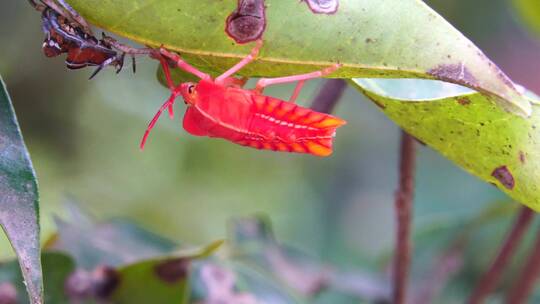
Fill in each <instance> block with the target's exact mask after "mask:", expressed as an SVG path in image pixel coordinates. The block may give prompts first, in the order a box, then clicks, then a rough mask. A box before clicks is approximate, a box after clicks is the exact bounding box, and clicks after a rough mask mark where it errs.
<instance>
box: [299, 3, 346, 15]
mask: <svg viewBox="0 0 540 304" xmlns="http://www.w3.org/2000/svg"><path fill="white" fill-rule="evenodd" d="M304 1H305V2H307V4H308V6H309V9H310V10H311V11H312V12H313V13H315V14H328V15H331V14H334V13H335V12H337V10H338V7H339V0H304Z"/></svg>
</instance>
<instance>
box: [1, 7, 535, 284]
mask: <svg viewBox="0 0 540 304" xmlns="http://www.w3.org/2000/svg"><path fill="white" fill-rule="evenodd" d="M428 2H429V4H430V5H431V6H432V7H433V8H434V9H435V10H436V11H437V12H439V13H440V14H441V15H443V16H444V17H445V18H447V19H448V20H449V21H450V22H451V23H452V24H453V25H455V26H456V27H457V28H458V29H459V30H460V31H462V32H463V33H464V34H465V35H466V36H467V37H469V38H470V39H471V40H472V41H473V42H475V43H476V44H477V45H478V46H479V47H480V48H481V49H482V50H484V51H485V53H486V54H487V55H488V57H490V58H491V59H493V60H494V61H495V62H496V63H497V64H498V65H499V66H500V67H501V68H502V69H503V71H505V72H507V73H508V74H509V76H510V77H511V78H512V79H513V80H515V81H516V82H517V83H520V84H522V85H524V86H526V87H528V88H529V89H531V90H533V91H536V93H540V72H539V71H540V61H539V60H536V59H538V54H540V43H539V41H538V40H535V39H534V38H533V37H532V36H529V35H528V34H527V32H525V30H523V29H522V28H521V27H520V24H519V23H518V18H517V17H516V16H515V14H514V12H513V10H512V8H511V5H510V3H509V1H505V0H476V1H467V0H455V1H448V0H432V1H428ZM42 41H43V34H42V32H41V25H40V16H39V13H37V12H36V11H34V10H33V9H32V8H31V7H30V6H29V5H28V4H27V3H26V1H5V0H4V1H2V3H1V4H0V73H1V74H2V76H3V77H4V79H5V81H6V83H7V86H8V89H9V91H10V93H11V95H12V98H13V102H14V106H15V108H16V111H17V114H18V116H19V120H20V124H21V127H22V129H23V134H24V136H25V139H26V143H27V145H28V147H29V150H30V152H31V154H32V158H33V161H34V165H35V168H36V171H37V174H38V178H39V183H40V190H41V223H42V236H43V237H44V239H46V238H47V237H49V236H50V235H51V234H52V233H53V232H54V230H55V227H54V224H53V221H52V215H53V214H60V215H62V214H63V213H64V211H63V207H62V203H63V201H65V200H66V198H68V197H72V198H74V199H76V200H77V201H79V202H80V203H81V204H82V205H83V206H84V208H86V209H88V210H90V211H91V212H92V213H93V214H95V215H96V216H97V217H98V218H110V217H128V218H131V219H134V220H136V221H137V222H139V223H141V224H142V225H144V226H145V227H147V228H149V229H151V230H153V231H155V232H157V233H159V234H162V235H164V236H167V237H169V238H171V239H174V240H178V241H182V242H188V243H192V244H206V243H209V242H210V241H213V240H216V239H221V238H225V237H226V227H227V223H228V221H229V220H230V219H231V218H233V217H239V216H246V215H252V214H255V213H264V214H267V215H268V216H269V217H270V218H271V220H272V222H273V226H274V229H275V230H276V235H277V237H278V239H279V240H281V241H284V242H288V243H291V244H294V245H295V246H296V247H299V248H302V249H305V250H307V251H309V252H311V253H312V254H313V255H315V256H318V257H320V258H321V259H322V260H323V261H325V262H329V263H333V264H335V265H338V266H342V267H345V266H347V267H349V266H351V265H353V266H357V267H362V268H364V269H371V270H377V271H380V270H381V269H383V268H384V265H385V261H386V260H387V259H388V257H389V256H390V253H391V250H392V247H393V234H394V212H393V193H394V190H395V188H396V181H397V160H398V155H397V149H398V143H399V129H398V128H397V127H396V125H395V124H394V123H392V122H391V121H390V120H389V119H387V118H386V117H385V116H384V115H383V114H382V113H381V112H380V111H379V110H378V108H377V107H376V106H375V105H373V104H372V103H371V102H370V101H368V100H366V99H365V98H364V97H363V96H361V95H360V94H359V93H358V92H356V91H355V90H354V89H352V88H349V89H347V91H346V93H345V95H344V97H343V99H342V100H341V102H340V103H339V105H338V107H337V111H336V114H337V115H339V116H341V117H343V118H345V119H346V120H347V121H348V124H347V125H346V126H345V127H343V128H341V129H340V130H339V132H338V136H337V139H336V146H335V152H334V155H333V156H332V157H330V158H324V159H321V158H316V157H311V156H306V155H293V154H281V153H274V152H264V151H257V150H253V149H246V148H243V147H240V146H236V145H233V144H230V143H228V142H224V141H221V140H210V139H207V138H195V137H192V136H189V135H188V134H187V133H186V132H184V131H183V129H182V127H181V124H180V122H179V121H180V120H179V117H181V114H182V113H183V111H184V106H183V104H182V103H178V104H177V105H176V112H177V117H176V119H175V120H174V121H171V120H169V119H167V117H165V116H164V117H162V119H161V120H160V122H159V124H158V127H157V128H155V129H154V131H153V133H152V135H151V137H150V140H149V143H148V145H147V147H146V149H145V151H144V152H141V151H139V149H138V143H139V140H140V138H141V136H142V134H143V132H144V130H145V128H146V125H147V123H148V121H149V120H150V119H151V117H152V116H153V115H154V113H155V111H156V109H157V108H158V107H159V106H160V105H161V103H162V102H163V101H164V99H165V98H166V97H167V96H168V92H167V90H166V89H165V88H164V87H162V86H161V85H159V84H158V82H157V80H156V76H155V75H156V67H157V63H156V62H155V61H153V60H149V59H146V58H141V59H139V60H138V66H137V74H135V75H134V74H132V73H131V72H130V70H131V69H130V66H129V64H128V66H127V67H126V68H125V70H124V71H123V72H122V73H120V74H119V75H116V74H115V73H114V71H113V69H106V70H105V71H103V72H102V73H100V74H99V75H98V76H97V77H96V78H95V79H93V80H91V81H88V80H87V78H88V77H89V76H90V74H91V72H92V71H91V70H79V71H69V70H68V69H66V68H65V65H64V63H63V58H55V59H48V58H46V57H45V56H44V55H43V54H42V52H41V44H42ZM126 63H128V62H126ZM319 84H320V82H318V81H312V82H310V83H309V84H308V85H307V87H306V89H305V90H304V91H303V93H302V95H301V96H300V98H299V100H301V103H303V104H307V105H309V104H310V102H311V100H312V99H313V97H314V95H315V94H316V92H317V88H318V86H319ZM292 88H293V87H292V86H278V87H274V88H271V89H268V91H267V93H268V94H269V95H273V96H276V97H280V98H285V99H286V98H287V97H288V96H289V95H290V94H291V92H292ZM416 183H417V184H416V197H415V207H414V229H415V234H416V238H417V239H416V242H417V243H418V245H419V246H418V247H417V249H416V253H415V262H419V263H422V262H423V261H427V260H422V259H424V257H426V254H427V252H429V251H428V250H427V249H426V247H422V240H423V239H424V238H423V237H426V236H429V240H430V243H429V244H430V246H434V247H437V246H438V245H441V244H445V243H444V242H446V241H447V238H448V236H449V235H452V233H455V232H459V231H460V230H459V229H460V228H462V227H463V223H464V222H466V221H467V220H470V219H472V218H474V217H476V216H477V215H478V214H479V213H480V212H481V210H483V209H484V208H486V207H488V206H491V205H493V204H495V203H497V202H499V203H501V202H502V203H503V204H507V205H510V204H515V203H512V202H510V200H509V199H508V198H507V197H506V196H505V195H503V194H502V193H501V192H499V191H498V190H497V189H496V188H495V187H493V186H491V185H488V184H485V183H483V182H481V181H479V180H478V179H476V178H474V177H472V176H470V175H468V174H467V173H465V172H464V171H462V170H461V169H459V168H457V167H456V166H454V165H453V164H452V163H451V162H449V161H448V160H446V159H444V158H443V157H442V156H440V155H439V154H438V153H436V152H435V151H433V150H431V149H430V148H428V147H424V146H419V153H418V167H417V179H416ZM509 219H511V217H510V216H508V217H507V218H505V219H503V220H501V221H499V222H498V224H497V225H492V226H490V227H488V228H486V230H485V232H484V233H483V234H480V235H479V236H478V240H477V242H475V246H480V247H479V248H481V249H479V250H483V251H482V252H483V253H482V256H481V257H479V256H478V255H477V253H476V254H475V253H474V252H477V251H473V252H472V253H471V260H467V261H468V262H467V263H471V264H472V265H476V266H477V268H474V267H473V268H469V269H472V270H471V273H472V275H471V277H470V281H467V280H464V281H461V282H469V283H471V282H474V281H475V279H476V278H477V276H478V275H479V274H480V273H481V271H482V269H483V268H485V267H486V265H487V263H488V262H489V259H487V258H486V256H489V257H491V256H492V255H493V250H495V248H497V245H498V244H499V242H500V241H499V240H500V239H501V237H502V236H503V234H504V232H505V229H506V228H507V224H508V223H509ZM2 238H3V236H2ZM433 240H438V241H439V243H438V244H437V242H435V243H433ZM482 246H483V247H482ZM442 249H444V248H441V247H440V246H439V247H438V250H442ZM475 250H476V249H475ZM11 255H12V252H11V249H10V247H9V246H8V243H7V241H5V239H2V243H1V245H0V256H2V257H6V256H11ZM419 259H420V260H419ZM465 275H467V274H465ZM464 284H465V285H467V284H466V283H464ZM456 288H459V285H458V287H456Z"/></svg>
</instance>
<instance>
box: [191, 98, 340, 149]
mask: <svg viewBox="0 0 540 304" xmlns="http://www.w3.org/2000/svg"><path fill="white" fill-rule="evenodd" d="M205 89H206V90H205V92H208V91H209V90H208V88H205ZM210 91H212V90H210ZM200 97H201V100H200V101H201V103H200V105H199V104H196V105H195V106H191V107H189V108H188V111H187V112H186V115H185V117H184V128H185V129H186V130H187V131H188V132H189V133H191V134H193V135H198V136H210V137H219V138H223V139H226V140H229V141H232V142H234V143H236V144H239V145H243V146H249V147H252V148H256V149H265V150H273V151H281V152H296V153H309V154H313V155H317V156H328V155H330V154H331V153H332V142H333V139H334V136H335V132H336V129H337V128H338V127H340V126H342V125H344V124H345V123H346V122H345V121H344V120H342V119H340V118H337V117H335V116H332V115H328V114H324V113H319V112H315V111H313V110H310V109H307V108H304V107H301V106H298V105H296V104H294V103H290V102H286V101H283V100H280V99H277V98H273V97H269V96H264V95H257V94H255V93H253V92H252V91H248V90H243V89H238V88H225V89H224V90H223V91H221V90H218V91H213V94H211V95H209V96H204V95H203V96H200Z"/></svg>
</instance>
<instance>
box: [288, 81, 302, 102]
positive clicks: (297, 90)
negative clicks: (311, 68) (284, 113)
mask: <svg viewBox="0 0 540 304" xmlns="http://www.w3.org/2000/svg"><path fill="white" fill-rule="evenodd" d="M304 83H306V81H305V80H300V81H299V82H298V83H297V84H296V87H295V88H294V92H293V94H292V95H291V98H289V102H292V103H294V102H295V101H296V98H298V95H299V94H300V91H302V87H303V86H304Z"/></svg>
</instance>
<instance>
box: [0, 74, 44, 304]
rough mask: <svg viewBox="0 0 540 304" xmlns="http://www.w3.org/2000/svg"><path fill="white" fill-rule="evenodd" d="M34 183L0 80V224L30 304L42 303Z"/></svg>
mask: <svg viewBox="0 0 540 304" xmlns="http://www.w3.org/2000/svg"><path fill="white" fill-rule="evenodd" d="M38 209H39V207H38V189H37V180H36V175H35V173H34V168H33V167H32V162H31V160H30V155H29V154H28V150H27V149H26V146H25V144H24V141H23V138H22V134H21V130H20V128H19V124H18V122H17V117H16V116H15V112H14V110H13V106H12V105H11V100H10V98H9V94H8V92H7V89H6V87H5V85H4V82H3V80H2V78H1V77H0V225H2V228H3V229H4V231H5V233H6V234H7V236H8V238H9V241H10V242H11V245H12V246H13V249H14V250H15V253H16V254H17V257H18V259H19V263H20V266H21V270H22V273H23V276H24V280H25V282H26V288H27V290H28V294H29V296H30V299H31V303H43V281H42V272H41V263H40V244H39V219H38V214H39V210H38Z"/></svg>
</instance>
